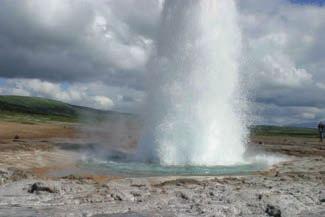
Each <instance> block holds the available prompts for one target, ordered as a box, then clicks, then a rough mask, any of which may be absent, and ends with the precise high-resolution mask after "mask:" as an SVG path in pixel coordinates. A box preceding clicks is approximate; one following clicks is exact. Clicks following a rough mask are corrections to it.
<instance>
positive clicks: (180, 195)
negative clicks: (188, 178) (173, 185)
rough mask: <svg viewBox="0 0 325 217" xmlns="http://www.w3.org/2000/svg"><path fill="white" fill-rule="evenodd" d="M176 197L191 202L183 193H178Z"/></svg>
mask: <svg viewBox="0 0 325 217" xmlns="http://www.w3.org/2000/svg"><path fill="white" fill-rule="evenodd" d="M176 196H177V197H179V198H182V199H183V200H189V197H188V196H187V195H186V194H184V193H183V192H177V193H176Z"/></svg>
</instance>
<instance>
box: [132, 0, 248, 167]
mask: <svg viewBox="0 0 325 217" xmlns="http://www.w3.org/2000/svg"><path fill="white" fill-rule="evenodd" d="M237 19H238V14H237V10H236V5H235V2H234V1H233V0H200V1H198V0H186V1H185V0H166V1H165V3H164V9H163V12H162V18H161V24H160V32H159V36H158V39H157V43H156V51H155V54H154V55H153V57H152V58H151V61H150V63H149V65H148V74H147V82H146V83H147V84H148V90H147V92H148V98H147V103H146V106H145V108H144V116H143V117H144V119H145V130H144V134H143V136H142V139H141V141H140V144H139V149H138V153H137V155H138V159H141V160H143V161H144V162H146V161H147V162H148V161H149V162H154V163H156V164H160V165H164V166H171V165H173V166H189V165H191V166H198V167H200V166H216V165H238V164H240V163H243V162H244V161H245V160H244V159H243V155H244V152H245V143H246V138H247V128H246V123H247V122H246V120H245V115H244V113H245V112H244V110H245V106H246V100H245V95H244V94H243V92H244V91H243V90H242V88H241V84H240V76H239V70H238V69H239V59H240V55H241V33H240V29H239V27H238V23H237Z"/></svg>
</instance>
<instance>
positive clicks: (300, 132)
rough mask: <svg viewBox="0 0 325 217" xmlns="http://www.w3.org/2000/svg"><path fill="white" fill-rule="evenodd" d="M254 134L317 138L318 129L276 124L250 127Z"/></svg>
mask: <svg viewBox="0 0 325 217" xmlns="http://www.w3.org/2000/svg"><path fill="white" fill-rule="evenodd" d="M251 132H252V135H254V136H282V137H301V138H317V137H318V130H317V129H312V128H298V127H278V126H255V127H253V128H252V129H251Z"/></svg>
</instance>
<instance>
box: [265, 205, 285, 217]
mask: <svg viewBox="0 0 325 217" xmlns="http://www.w3.org/2000/svg"><path fill="white" fill-rule="evenodd" d="M265 213H266V214H268V215H269V216H272V217H281V210H280V209H279V208H276V207H275V206H272V205H267V207H266V210H265Z"/></svg>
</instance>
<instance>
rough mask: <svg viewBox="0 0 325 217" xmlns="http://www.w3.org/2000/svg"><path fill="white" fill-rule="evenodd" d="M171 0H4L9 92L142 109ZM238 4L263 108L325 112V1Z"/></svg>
mask: <svg viewBox="0 0 325 217" xmlns="http://www.w3.org/2000/svg"><path fill="white" fill-rule="evenodd" d="M184 1H185V0H184ZM162 3H163V0H150V1H149V0H116V1H114V0H69V1H67V0H49V1H44V0H30V1H20V0H2V1H1V7H0V47H1V50H0V68H1V71H0V77H4V78H9V80H8V81H7V83H6V84H5V85H3V86H2V87H0V93H2V94H3V93H11V94H17V95H36V96H44V97H52V98H55V99H59V100H63V101H66V102H70V103H74V104H81V105H87V106H93V105H95V106H96V107H97V108H104V109H107V108H113V109H116V110H123V111H136V109H137V107H138V105H139V104H141V101H142V100H143V97H144V93H143V91H142V89H143V80H144V79H143V71H144V70H145V66H146V63H147V60H148V58H149V56H150V53H151V49H152V48H153V47H154V42H155V37H156V33H157V27H158V23H159V17H160V13H161V10H162ZM237 4H238V9H239V12H240V20H241V22H240V27H241V29H242V31H243V42H244V52H243V54H244V56H243V62H245V64H244V65H243V67H242V71H241V74H242V76H243V77H245V78H246V82H247V83H249V84H250V85H248V86H250V91H251V93H252V95H254V98H255V99H256V101H257V102H258V106H260V107H261V109H260V112H259V113H258V114H257V116H261V117H262V119H264V120H265V121H266V122H278V123H280V122H283V121H288V122H292V121H293V120H298V119H299V118H300V119H301V120H303V119H308V120H309V119H311V118H313V117H314V119H318V118H321V117H325V112H323V110H322V108H324V107H325V100H324V94H323V92H322V91H324V89H325V76H324V68H325V61H324V58H325V40H323V38H324V35H325V7H318V6H315V5H300V4H293V3H291V2H290V1H288V0H272V1H270V0H237ZM21 78H24V79H21ZM62 81H67V82H68V83H69V84H70V85H69V87H68V88H64V87H63V86H62V85H61V84H60V82H62ZM293 107H294V108H295V109H292V108H293ZM299 108H302V109H299ZM307 108H308V109H307ZM309 108H314V109H316V110H317V109H319V110H317V111H316V110H313V111H311V112H310V111H309ZM314 114H315V115H314ZM322 115H323V116H322ZM272 116H273V117H277V118H274V119H272V118H271V117H272ZM263 117H264V118H263ZM281 118H282V121H281ZM275 119H276V120H277V121H275Z"/></svg>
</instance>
